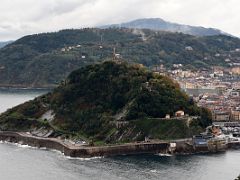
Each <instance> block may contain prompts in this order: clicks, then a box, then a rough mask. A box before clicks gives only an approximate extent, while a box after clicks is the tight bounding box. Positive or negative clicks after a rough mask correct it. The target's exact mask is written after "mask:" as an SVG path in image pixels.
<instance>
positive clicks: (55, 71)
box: [0, 28, 240, 87]
mask: <svg viewBox="0 0 240 180" xmlns="http://www.w3.org/2000/svg"><path fill="white" fill-rule="evenodd" d="M142 33H144V34H145V37H144V40H143V39H142V35H141V34H142ZM187 46H191V47H192V48H193V50H192V51H189V50H186V49H185V48H186V47H187ZM113 47H116V52H117V53H120V54H121V56H122V58H123V59H125V60H126V61H128V62H130V63H140V64H143V65H145V66H147V67H152V66H154V65H157V64H160V63H161V64H165V65H166V66H168V67H170V66H171V65H172V64H174V63H177V64H178V63H182V64H184V65H188V66H189V65H191V67H193V68H209V67H210V65H222V66H227V63H226V62H225V59H226V57H227V56H226V52H229V51H230V50H234V49H236V48H239V47H240V40H239V39H238V38H233V37H229V36H224V35H219V36H209V37H195V36H191V35H185V34H181V33H168V32H161V31H157V32H156V31H151V30H142V32H141V33H139V32H136V31H134V30H131V29H114V28H113V29H81V30H64V31H59V32H55V33H45V34H36V35H31V36H26V37H23V38H21V39H19V40H17V41H15V42H13V43H12V44H9V45H7V46H6V47H4V48H2V49H0V85H1V86H4V85H19V86H27V87H46V86H48V87H49V86H56V85H57V84H59V82H61V81H62V80H63V79H65V78H66V77H67V76H68V75H69V74H70V72H72V71H73V70H76V69H78V68H80V67H84V66H86V65H89V64H93V63H96V62H102V61H103V60H105V59H106V58H112V53H113ZM216 53H220V54H225V56H220V57H216V56H215V55H216Z"/></svg>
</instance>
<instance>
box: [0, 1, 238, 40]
mask: <svg viewBox="0 0 240 180" xmlns="http://www.w3.org/2000/svg"><path fill="white" fill-rule="evenodd" d="M0 2H1V5H0V41H3V40H10V39H17V38H19V37H21V36H24V35H28V34H33V33H40V32H49V31H50V32H51V31H57V30H60V29H66V28H81V27H91V26H97V25H103V24H112V23H120V22H125V21H129V20H134V19H138V18H149V17H154V18H156V17H159V18H163V19H165V20H168V21H172V22H177V23H183V24H188V25H201V26H205V27H213V28H218V29H221V30H223V31H225V32H228V33H231V34H233V35H236V36H239V37H240V0H0Z"/></svg>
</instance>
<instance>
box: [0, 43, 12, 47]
mask: <svg viewBox="0 0 240 180" xmlns="http://www.w3.org/2000/svg"><path fill="white" fill-rule="evenodd" d="M12 42H13V41H2V42H0V48H3V47H4V46H6V45H8V44H10V43H12Z"/></svg>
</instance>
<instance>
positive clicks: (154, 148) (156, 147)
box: [0, 131, 169, 158]
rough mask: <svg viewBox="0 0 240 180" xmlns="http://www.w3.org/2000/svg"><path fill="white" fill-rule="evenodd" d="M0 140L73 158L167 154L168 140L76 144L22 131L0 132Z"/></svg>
mask: <svg viewBox="0 0 240 180" xmlns="http://www.w3.org/2000/svg"><path fill="white" fill-rule="evenodd" d="M0 140H1V141H5V142H11V143H17V144H21V145H28V146H31V147H37V148H47V149H51V150H57V151H60V152H61V153H63V154H64V155H65V156H69V157H74V158H91V157H106V156H116V155H130V154H148V153H150V154H159V153H161V154H167V153H168V150H169V143H168V142H162V141H159V142H142V143H126V144H121V145H105V146H86V145H81V146H76V145H69V144H66V143H64V141H62V140H60V139H56V138H41V137H35V136H32V135H28V134H26V133H22V132H7V131H4V132H0Z"/></svg>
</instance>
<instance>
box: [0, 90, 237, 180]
mask: <svg viewBox="0 0 240 180" xmlns="http://www.w3.org/2000/svg"><path fill="white" fill-rule="evenodd" d="M48 91H49V90H39V89H38V90H29V89H0V113H1V112H4V111H5V110H7V109H9V108H11V107H13V106H16V105H18V104H21V103H23V102H25V101H28V100H31V99H33V98H35V97H37V96H39V95H41V94H44V93H47V92H48ZM239 174H240V150H232V151H227V152H225V153H218V154H198V155H181V156H170V155H161V154H156V155H147V154H145V155H131V156H126V155H122V156H115V157H94V158H87V159H86V158H70V157H66V156H64V155H62V154H61V153H60V152H58V151H54V150H47V149H37V148H32V147H29V146H22V145H18V144H11V143H5V142H0V180H118V179H119V180H148V179H149V180H234V179H235V178H236V177H237V176H238V175H239Z"/></svg>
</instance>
